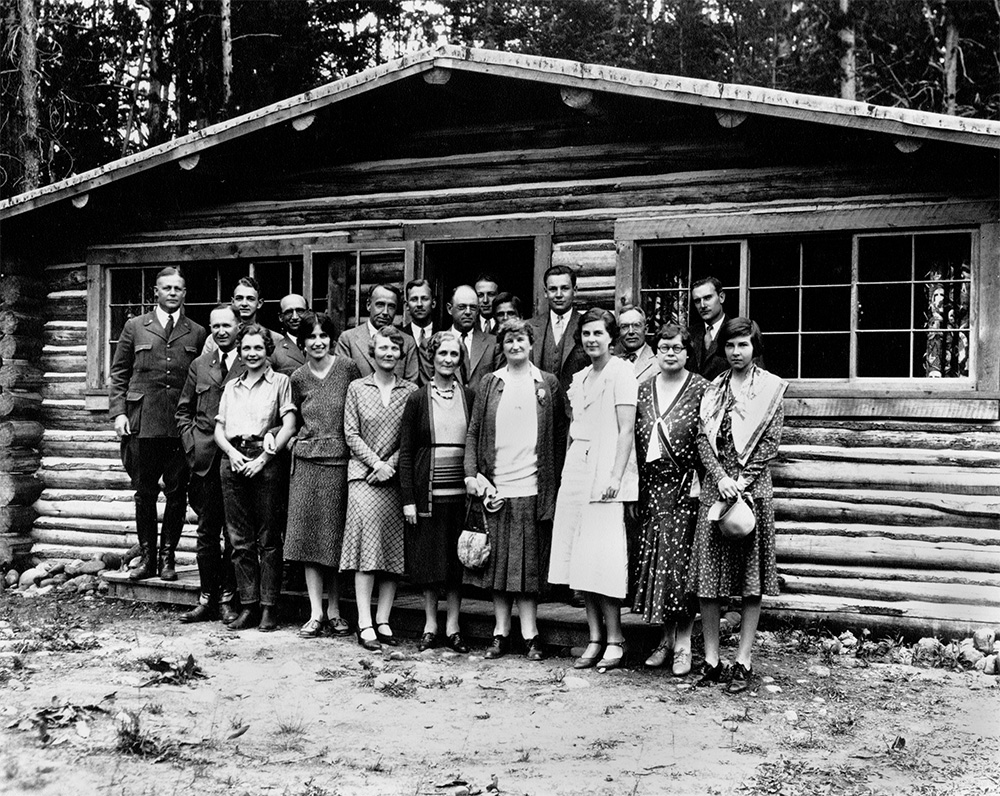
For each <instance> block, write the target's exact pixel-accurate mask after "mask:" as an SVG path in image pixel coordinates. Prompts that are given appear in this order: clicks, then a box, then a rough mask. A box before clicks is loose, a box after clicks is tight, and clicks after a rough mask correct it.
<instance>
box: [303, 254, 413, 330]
mask: <svg viewBox="0 0 1000 796" xmlns="http://www.w3.org/2000/svg"><path fill="white" fill-rule="evenodd" d="M405 265H406V250H405V249H392V248H374V249H351V250H345V251H321V250H314V251H313V252H312V284H313V295H314V298H313V307H314V309H316V310H317V311H324V312H326V311H329V312H330V313H331V316H332V317H333V319H334V322H335V323H336V324H337V328H339V329H349V328H351V327H353V326H357V325H358V324H359V323H364V322H365V321H366V320H368V316H367V314H366V308H365V305H366V303H367V301H368V291H369V290H371V288H372V287H374V286H375V285H381V284H387V285H393V286H395V287H396V288H398V289H399V291H400V294H402V292H403V283H404V273H405ZM404 309H405V301H400V305H399V306H398V307H397V308H396V313H397V318H399V317H401V316H402V314H403V310H404Z"/></svg>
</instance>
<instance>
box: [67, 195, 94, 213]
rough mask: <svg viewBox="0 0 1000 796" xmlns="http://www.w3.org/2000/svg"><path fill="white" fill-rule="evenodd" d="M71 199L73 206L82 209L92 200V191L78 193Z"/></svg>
mask: <svg viewBox="0 0 1000 796" xmlns="http://www.w3.org/2000/svg"><path fill="white" fill-rule="evenodd" d="M70 201H71V202H72V203H73V207H75V208H76V209H77V210H80V209H81V208H84V207H86V206H87V202H89V201H90V192H89V191H88V192H87V193H78V194H77V195H76V196H74V197H73V198H72V199H70Z"/></svg>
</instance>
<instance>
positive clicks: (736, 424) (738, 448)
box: [688, 318, 788, 694]
mask: <svg viewBox="0 0 1000 796" xmlns="http://www.w3.org/2000/svg"><path fill="white" fill-rule="evenodd" d="M719 348H720V349H721V350H722V351H724V352H725V355H726V359H727V360H728V362H729V366H730V370H727V371H726V372H725V373H723V374H721V375H720V376H718V377H717V378H716V379H715V380H714V381H713V382H712V383H711V384H710V385H709V387H708V389H707V390H706V391H705V395H704V396H703V397H702V399H701V418H700V430H699V433H698V451H699V453H700V455H701V461H702V463H703V465H704V467H705V478H704V483H703V484H702V491H701V501H700V505H699V507H698V522H697V526H696V528H695V537H694V548H693V549H692V552H691V569H690V573H689V580H688V587H689V589H690V591H692V592H694V593H695V594H697V595H698V600H699V602H700V603H701V622H702V632H703V634H704V637H705V663H704V665H703V667H702V672H701V678H700V679H699V680H698V682H697V683H696V685H699V686H705V685H711V684H713V683H717V682H721V681H722V680H723V679H724V677H725V674H726V669H725V667H724V665H723V663H722V662H721V661H720V660H719V612H720V604H721V602H722V600H723V599H726V598H729V597H731V596H733V595H741V596H742V597H743V618H742V622H741V624H740V644H739V649H738V650H737V652H736V662H735V663H734V664H733V668H732V672H731V676H730V680H729V684H728V685H727V688H726V690H727V691H728V692H729V693H732V694H738V693H740V692H741V691H745V690H746V689H747V688H748V687H749V684H750V680H751V678H752V676H753V668H752V666H751V663H750V657H751V653H752V651H753V642H754V637H755V636H756V633H757V623H758V621H759V620H760V603H761V595H763V594H777V593H778V577H777V574H776V570H775V562H774V493H773V490H772V487H771V470H770V462H771V460H772V459H773V458H774V457H775V456H777V454H778V444H779V442H780V441H781V426H782V422H783V420H784V412H783V411H782V405H781V401H782V398H783V396H784V394H785V388H786V387H787V386H788V385H787V384H786V383H785V382H784V381H782V380H781V379H779V378H778V377H777V376H775V375H774V374H773V373H768V372H767V371H766V370H764V369H763V368H762V367H760V365H758V364H757V360H758V359H760V357H761V356H762V355H763V345H762V341H761V333H760V328H759V327H758V326H757V324H756V323H754V322H753V321H751V320H749V319H748V318H731V319H729V320H727V321H726V322H725V323H724V324H723V325H722V329H721V331H720V332H719ZM741 494H742V495H744V496H748V497H749V498H750V502H751V503H752V505H753V510H754V515H755V517H756V520H757V524H756V527H755V528H754V530H753V531H751V532H750V534H749V535H747V536H744V537H742V538H740V539H727V538H724V537H723V536H722V533H721V531H720V530H719V524H718V522H716V521H715V520H713V519H712V518H711V517H710V510H711V508H712V506H713V504H715V503H716V501H718V500H719V499H720V498H722V499H723V500H725V501H729V502H731V501H735V500H736V499H737V498H738V497H739V496H740V495H741Z"/></svg>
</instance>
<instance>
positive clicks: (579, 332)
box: [574, 307, 618, 345]
mask: <svg viewBox="0 0 1000 796" xmlns="http://www.w3.org/2000/svg"><path fill="white" fill-rule="evenodd" d="M598 321H599V322H600V323H603V324H604V328H605V329H606V330H607V333H608V336H609V337H610V338H611V345H614V344H615V343H616V342H618V321H617V320H615V314H614V313H613V312H611V311H610V310H606V309H602V308H601V307H591V308H590V309H589V310H587V311H586V312H585V313H583V317H581V318H580V322H579V323H578V324H577V325H576V334H575V335H574V339H575V340H576V342H577V343H580V344H582V343H583V327H584V326H586V325H587V324H588V323H597V322H598Z"/></svg>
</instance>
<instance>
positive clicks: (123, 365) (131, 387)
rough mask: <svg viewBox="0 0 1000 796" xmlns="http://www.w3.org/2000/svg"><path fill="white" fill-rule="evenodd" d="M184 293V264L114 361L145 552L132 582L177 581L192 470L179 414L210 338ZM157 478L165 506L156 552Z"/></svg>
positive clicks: (117, 409) (116, 410)
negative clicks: (187, 311)
mask: <svg viewBox="0 0 1000 796" xmlns="http://www.w3.org/2000/svg"><path fill="white" fill-rule="evenodd" d="M186 291H187V288H186V287H185V283H184V276H183V275H182V274H181V272H180V269H179V268H176V267H175V266H170V265H168V266H167V267H165V268H163V269H162V270H161V271H160V272H159V273H158V274H157V275H156V286H155V287H154V295H155V297H156V307H155V308H154V309H153V310H152V311H151V312H147V313H145V314H144V315H139V316H138V317H135V318H130V319H129V320H128V321H127V322H126V323H125V328H124V329H122V333H121V335H120V336H119V338H118V344H117V346H116V347H115V357H114V361H113V362H112V363H111V374H110V376H111V379H110V381H111V389H110V402H109V407H108V414H110V415H111V417H113V418H114V422H115V433H116V434H117V435H118V438H119V439H120V440H121V448H122V462H123V464H124V465H125V470H126V471H127V472H128V474H129V477H130V478H131V479H132V487H133V489H135V526H136V533H137V535H138V537H139V550H140V553H139V562H138V564H137V566H136V567H135V568H133V569H132V570H131V571H130V572H129V577H130V578H131V579H132V580H140V579H142V578H150V577H153V576H154V575H156V574H157V572H159V574H160V577H162V578H163V579H164V580H177V573H176V571H175V569H174V552H175V551H176V549H177V543H178V541H180V538H181V531H182V530H183V528H184V515H185V514H186V513H187V494H186V489H187V480H188V470H187V462H186V461H185V458H184V451H183V450H182V449H181V445H180V440H179V439H178V436H179V432H178V430H177V422H176V420H175V419H174V413H175V412H176V411H177V402H178V400H179V399H180V395H181V388H182V387H183V386H184V382H185V380H186V379H187V373H188V368H190V367H191V363H192V362H193V361H194V359H195V357H197V356H198V352H199V351H201V349H202V346H203V345H204V344H205V337H206V332H205V328H204V327H203V326H199V325H198V324H197V323H195V322H194V321H192V320H190V319H189V318H187V317H186V316H185V315H184V310H183V306H184V295H185V293H186ZM160 478H162V479H163V487H164V488H163V492H164V495H165V496H166V499H167V504H166V507H165V509H164V512H163V529H162V533H161V536H160V547H159V557H157V544H156V530H157V528H156V500H157V497H158V496H159V493H160Z"/></svg>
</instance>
